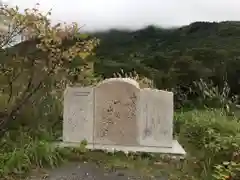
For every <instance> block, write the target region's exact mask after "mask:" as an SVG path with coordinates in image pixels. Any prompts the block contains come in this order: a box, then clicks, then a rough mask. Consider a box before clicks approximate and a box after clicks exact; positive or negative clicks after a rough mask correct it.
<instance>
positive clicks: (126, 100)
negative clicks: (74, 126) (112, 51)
mask: <svg viewBox="0 0 240 180" xmlns="http://www.w3.org/2000/svg"><path fill="white" fill-rule="evenodd" d="M139 92H140V89H139V85H138V83H137V82H136V81H134V80H132V79H128V78H112V79H107V80H105V81H103V82H102V83H101V84H99V85H98V86H97V87H96V88H95V98H96V99H95V103H96V105H95V128H94V142H96V143H99V144H110V145H138V141H137V140H138V129H137V119H136V103H137V96H138V93H139Z"/></svg>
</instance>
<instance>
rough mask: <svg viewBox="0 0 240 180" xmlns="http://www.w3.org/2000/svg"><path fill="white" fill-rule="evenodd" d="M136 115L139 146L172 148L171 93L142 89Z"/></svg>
mask: <svg viewBox="0 0 240 180" xmlns="http://www.w3.org/2000/svg"><path fill="white" fill-rule="evenodd" d="M137 114H138V117H137V118H138V122H139V132H140V135H139V141H140V145H143V146H165V147H172V138H173V137H172V133H173V132H172V129H173V128H172V127H173V93H172V92H167V91H160V90H156V89H142V90H141V92H140V96H139V101H138V113H137Z"/></svg>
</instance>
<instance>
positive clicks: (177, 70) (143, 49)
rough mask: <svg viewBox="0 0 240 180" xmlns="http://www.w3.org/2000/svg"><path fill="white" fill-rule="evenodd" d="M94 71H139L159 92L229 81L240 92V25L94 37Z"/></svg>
mask: <svg viewBox="0 0 240 180" xmlns="http://www.w3.org/2000/svg"><path fill="white" fill-rule="evenodd" d="M94 35H95V36H97V37H98V38H100V40H101V45H100V46H99V48H98V49H97V55H96V56H97V60H98V61H97V63H96V66H95V70H96V72H98V73H100V74H101V75H103V76H104V77H110V76H112V74H113V73H114V72H117V71H120V69H121V68H122V69H124V70H125V71H132V70H136V71H137V72H138V73H140V74H142V75H145V76H148V77H150V78H152V79H154V80H155V83H156V85H157V86H158V87H159V88H172V87H176V86H179V85H180V86H183V87H184V86H191V85H192V82H193V81H194V80H199V79H200V78H203V79H211V80H213V81H214V82H215V83H216V84H218V85H222V83H223V80H228V82H229V84H230V86H231V88H232V91H233V92H235V93H238V92H240V91H239V90H240V60H239V57H240V22H221V23H215V22H214V23H210V22H195V23H192V24H190V25H188V26H183V27H180V28H175V29H161V28H157V27H154V26H149V27H146V28H144V29H141V30H137V31H120V30H110V31H108V32H101V33H95V34H94Z"/></svg>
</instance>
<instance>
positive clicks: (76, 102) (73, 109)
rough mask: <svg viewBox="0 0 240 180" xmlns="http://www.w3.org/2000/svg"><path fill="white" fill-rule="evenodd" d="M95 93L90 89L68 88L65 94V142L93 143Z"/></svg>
mask: <svg viewBox="0 0 240 180" xmlns="http://www.w3.org/2000/svg"><path fill="white" fill-rule="evenodd" d="M93 97H94V92H93V88H90V87H82V88H79V87H73V88H72V87H68V88H67V89H66V90H65V93H64V112H63V141H65V142H75V143H80V142H81V141H83V140H87V141H88V142H89V143H92V142H93V122H94V119H93V112H94V98H93Z"/></svg>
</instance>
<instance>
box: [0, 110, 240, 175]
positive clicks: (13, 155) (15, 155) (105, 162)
mask: <svg viewBox="0 0 240 180" xmlns="http://www.w3.org/2000/svg"><path fill="white" fill-rule="evenodd" d="M175 119H176V120H175V126H174V132H175V137H176V138H178V139H179V141H180V142H181V144H182V145H183V146H184V148H185V150H186V151H187V153H188V155H187V158H186V159H185V160H181V161H179V160H174V159H169V158H168V157H166V156H165V157H164V156H163V155H159V154H151V153H130V154H128V155H126V154H124V153H121V152H117V153H106V152H103V151H87V150H86V149H85V148H84V146H79V148H74V149H72V148H63V149H53V148H52V146H51V141H52V140H53V139H54V138H53V137H54V134H53V133H51V131H44V129H42V130H41V132H40V133H38V134H39V135H40V136H36V133H34V134H35V136H33V135H32V132H31V131H26V130H25V129H20V130H17V131H11V132H9V133H8V134H6V136H5V137H4V138H3V139H1V144H0V145H1V147H2V148H1V149H0V176H1V178H2V179H4V178H5V179H9V178H10V177H15V179H19V177H24V176H26V175H27V174H28V173H29V172H31V171H32V169H36V168H40V169H44V168H53V167H57V166H59V165H60V164H61V163H63V162H65V161H82V162H84V161H88V162H94V163H96V164H98V165H99V166H101V167H104V168H106V169H130V170H133V171H137V172H139V173H141V174H144V175H145V176H152V175H156V176H157V175H159V176H160V175H169V176H170V178H169V179H171V180H175V179H176V180H177V179H186V180H200V179H204V180H205V179H206V180H208V179H209V180H212V174H213V173H214V169H213V167H214V166H215V165H217V164H221V163H222V162H224V161H230V160H232V159H231V156H232V154H233V153H236V152H239V150H240V148H239V147H240V142H239V141H238V140H239V139H238V138H237V137H240V123H239V121H238V119H237V118H236V117H234V116H227V114H226V113H224V112H223V111H221V110H214V109H212V110H201V111H199V110H193V111H188V112H183V111H182V112H177V113H176V114H175ZM16 133H17V136H16ZM16 177H18V178H16Z"/></svg>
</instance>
